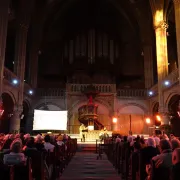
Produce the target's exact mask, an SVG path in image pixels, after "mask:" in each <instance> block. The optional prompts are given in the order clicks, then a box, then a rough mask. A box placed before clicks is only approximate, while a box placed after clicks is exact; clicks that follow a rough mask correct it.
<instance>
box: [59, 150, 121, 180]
mask: <svg viewBox="0 0 180 180" xmlns="http://www.w3.org/2000/svg"><path fill="white" fill-rule="evenodd" d="M102 156H103V158H102V160H97V154H94V153H93V152H77V153H76V154H75V156H74V157H73V159H72V160H71V162H70V164H69V165H68V167H67V168H66V169H65V171H64V173H63V175H62V176H61V178H60V180H70V179H71V180H121V178H120V176H119V175H118V174H117V172H116V171H115V169H114V168H113V166H112V164H111V163H110V162H109V161H108V160H107V157H106V155H105V154H103V155H102Z"/></svg>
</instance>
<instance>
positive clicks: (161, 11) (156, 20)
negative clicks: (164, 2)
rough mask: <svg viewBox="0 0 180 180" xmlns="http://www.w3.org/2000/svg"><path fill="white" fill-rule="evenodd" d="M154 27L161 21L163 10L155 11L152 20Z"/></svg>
mask: <svg viewBox="0 0 180 180" xmlns="http://www.w3.org/2000/svg"><path fill="white" fill-rule="evenodd" d="M154 20H155V21H154V23H155V26H157V25H158V24H159V23H160V22H162V21H163V10H157V11H156V14H155V18H154Z"/></svg>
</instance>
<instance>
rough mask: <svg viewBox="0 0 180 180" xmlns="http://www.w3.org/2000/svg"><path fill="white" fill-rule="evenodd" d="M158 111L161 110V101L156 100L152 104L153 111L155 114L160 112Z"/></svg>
mask: <svg viewBox="0 0 180 180" xmlns="http://www.w3.org/2000/svg"><path fill="white" fill-rule="evenodd" d="M158 111H159V102H155V103H154V104H153V106H152V109H151V112H152V114H153V115H154V114H156V113H158Z"/></svg>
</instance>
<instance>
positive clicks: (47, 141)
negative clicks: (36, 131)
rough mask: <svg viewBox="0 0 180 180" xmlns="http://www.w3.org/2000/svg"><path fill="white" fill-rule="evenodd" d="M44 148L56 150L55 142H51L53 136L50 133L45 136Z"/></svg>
mask: <svg viewBox="0 0 180 180" xmlns="http://www.w3.org/2000/svg"><path fill="white" fill-rule="evenodd" d="M44 141H45V142H44V148H45V149H46V151H48V150H49V151H50V152H53V151H54V147H55V146H54V145H53V144H51V143H50V141H51V138H50V136H49V135H46V136H45V137H44Z"/></svg>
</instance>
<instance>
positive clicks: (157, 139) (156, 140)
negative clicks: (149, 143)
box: [154, 136, 160, 146]
mask: <svg viewBox="0 0 180 180" xmlns="http://www.w3.org/2000/svg"><path fill="white" fill-rule="evenodd" d="M154 140H155V143H156V146H159V143H160V139H159V138H158V137H157V136H156V137H154Z"/></svg>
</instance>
